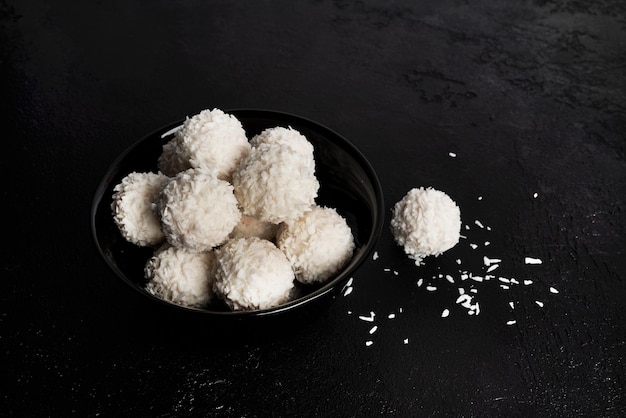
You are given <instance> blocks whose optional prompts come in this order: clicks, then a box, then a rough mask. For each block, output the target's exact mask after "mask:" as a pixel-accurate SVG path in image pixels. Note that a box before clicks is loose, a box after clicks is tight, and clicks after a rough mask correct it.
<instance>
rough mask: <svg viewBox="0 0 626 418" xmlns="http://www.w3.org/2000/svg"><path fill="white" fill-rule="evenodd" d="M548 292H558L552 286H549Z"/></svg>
mask: <svg viewBox="0 0 626 418" xmlns="http://www.w3.org/2000/svg"><path fill="white" fill-rule="evenodd" d="M550 293H559V291H558V290H556V289H555V288H554V287H552V286H550Z"/></svg>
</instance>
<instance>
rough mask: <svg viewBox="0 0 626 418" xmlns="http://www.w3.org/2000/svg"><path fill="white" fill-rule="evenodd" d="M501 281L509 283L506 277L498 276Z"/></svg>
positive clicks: (509, 280)
mask: <svg viewBox="0 0 626 418" xmlns="http://www.w3.org/2000/svg"><path fill="white" fill-rule="evenodd" d="M498 280H500V281H501V282H502V283H511V279H507V278H506V277H498Z"/></svg>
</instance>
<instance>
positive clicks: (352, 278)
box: [346, 277, 354, 286]
mask: <svg viewBox="0 0 626 418" xmlns="http://www.w3.org/2000/svg"><path fill="white" fill-rule="evenodd" d="M353 281H354V277H350V278H349V279H348V283H346V286H352V282H353Z"/></svg>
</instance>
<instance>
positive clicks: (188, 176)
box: [158, 168, 241, 251]
mask: <svg viewBox="0 0 626 418" xmlns="http://www.w3.org/2000/svg"><path fill="white" fill-rule="evenodd" d="M158 207H159V212H160V216H161V225H162V229H163V233H164V234H165V237H166V238H167V240H168V242H169V243H170V244H172V245H175V246H177V247H183V248H186V249H188V250H192V251H208V250H211V249H212V248H213V247H216V246H218V245H220V244H222V243H223V242H224V241H226V240H227V239H228V235H229V234H230V233H231V231H232V230H233V228H234V227H235V225H237V224H238V223H239V220H240V219H241V212H239V208H238V206H237V199H235V196H234V194H233V187H232V186H231V185H230V184H229V183H228V182H226V181H224V180H220V179H218V178H217V177H216V176H215V173H213V172H210V171H207V170H203V169H193V168H192V169H189V170H186V171H183V172H182V173H179V174H177V175H176V177H174V178H173V179H171V180H170V182H169V183H167V185H166V186H165V187H164V188H163V190H162V191H161V194H160V198H159V202H158Z"/></svg>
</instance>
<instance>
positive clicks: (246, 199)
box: [232, 144, 319, 224]
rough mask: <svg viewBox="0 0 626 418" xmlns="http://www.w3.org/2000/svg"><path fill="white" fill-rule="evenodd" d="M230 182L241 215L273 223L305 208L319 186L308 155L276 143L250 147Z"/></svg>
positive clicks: (297, 214) (301, 212)
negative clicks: (240, 209)
mask: <svg viewBox="0 0 626 418" xmlns="http://www.w3.org/2000/svg"><path fill="white" fill-rule="evenodd" d="M232 184H233V186H234V188H235V196H236V197H237V200H238V201H239V203H240V205H241V207H242V210H243V213H244V215H248V216H253V217H255V218H257V219H259V220H262V221H267V222H271V223H275V224H278V223H281V222H284V221H288V220H293V219H296V218H298V217H299V216H300V215H302V214H303V213H304V212H305V211H307V210H309V209H310V208H311V207H312V206H313V205H314V204H315V198H316V197H317V191H318V189H319V182H318V181H317V178H316V177H315V173H314V172H312V171H311V169H310V162H309V159H308V157H306V156H303V155H301V154H299V153H297V152H295V151H293V150H292V149H291V148H289V147H282V146H280V145H276V144H259V145H258V146H257V147H254V148H252V150H251V151H250V153H249V154H248V156H247V157H246V158H244V159H243V160H242V162H241V165H240V167H239V169H238V170H237V171H235V173H234V174H233V179H232Z"/></svg>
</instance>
